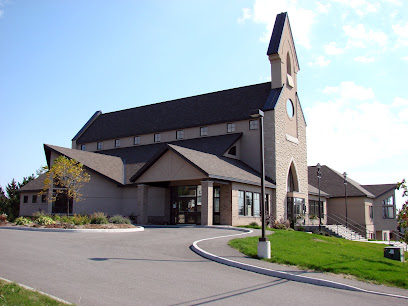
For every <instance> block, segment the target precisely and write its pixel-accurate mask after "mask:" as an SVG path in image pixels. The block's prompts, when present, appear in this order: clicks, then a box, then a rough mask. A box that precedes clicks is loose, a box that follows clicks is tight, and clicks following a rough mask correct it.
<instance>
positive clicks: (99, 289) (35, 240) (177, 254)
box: [0, 227, 408, 305]
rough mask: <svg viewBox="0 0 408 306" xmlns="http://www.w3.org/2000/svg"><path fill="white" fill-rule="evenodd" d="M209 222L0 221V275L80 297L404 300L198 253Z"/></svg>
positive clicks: (126, 300) (127, 301) (111, 301)
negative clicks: (31, 226)
mask: <svg viewBox="0 0 408 306" xmlns="http://www.w3.org/2000/svg"><path fill="white" fill-rule="evenodd" d="M230 234H232V231H231V230H224V229H211V228H194V227H186V228H147V229H146V230H145V231H144V232H137V233H61V232H30V231H18V230H6V229H0V277H4V278H6V279H9V280H12V281H16V282H18V283H22V284H24V285H27V286H30V287H33V288H36V289H38V290H40V291H43V292H46V293H49V294H51V295H54V296H57V297H59V298H62V299H64V300H67V301H69V302H72V303H76V304H77V305H200V304H209V303H211V304H222V305H261V304H262V305H272V304H278V303H279V304H282V305H299V304H314V305H327V304H337V305H356V304H359V305H385V304H386V305H403V304H408V302H407V300H401V299H396V298H392V297H382V296H375V295H371V294H366V293H358V292H350V291H343V290H337V289H332V288H325V287H317V286H314V285H309V284H303V283H297V282H291V281H287V280H281V279H278V278H273V277H269V276H265V275H259V274H256V273H252V272H248V271H243V270H240V269H236V268H232V267H228V266H225V265H221V264H218V263H214V262H211V261H208V260H206V259H203V258H202V257H200V256H198V255H197V254H195V253H194V252H192V251H191V250H190V249H189V246H190V245H191V244H192V242H193V241H195V240H198V239H202V238H207V237H213V236H222V235H230Z"/></svg>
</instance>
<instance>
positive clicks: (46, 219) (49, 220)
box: [34, 216, 55, 225]
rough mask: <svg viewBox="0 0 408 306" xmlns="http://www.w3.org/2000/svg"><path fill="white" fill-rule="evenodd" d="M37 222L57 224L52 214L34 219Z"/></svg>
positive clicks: (39, 223) (40, 223)
mask: <svg viewBox="0 0 408 306" xmlns="http://www.w3.org/2000/svg"><path fill="white" fill-rule="evenodd" d="M34 222H35V223H37V224H38V225H49V224H55V221H54V220H52V218H51V217H50V216H39V217H38V218H37V219H35V220H34Z"/></svg>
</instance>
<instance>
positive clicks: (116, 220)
mask: <svg viewBox="0 0 408 306" xmlns="http://www.w3.org/2000/svg"><path fill="white" fill-rule="evenodd" d="M109 222H110V223H115V224H132V222H130V220H129V218H126V217H122V216H121V215H115V216H113V217H110V218H109Z"/></svg>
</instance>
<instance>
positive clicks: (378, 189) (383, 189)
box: [361, 184, 397, 198]
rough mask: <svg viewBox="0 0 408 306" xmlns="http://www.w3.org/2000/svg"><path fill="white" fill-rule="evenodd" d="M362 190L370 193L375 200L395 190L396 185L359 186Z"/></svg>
mask: <svg viewBox="0 0 408 306" xmlns="http://www.w3.org/2000/svg"><path fill="white" fill-rule="evenodd" d="M361 186H362V187H363V188H364V189H366V190H368V191H369V192H371V193H372V194H373V195H374V196H375V197H376V198H378V197H379V196H381V195H383V194H384V193H387V192H389V191H391V190H395V189H397V184H378V185H361Z"/></svg>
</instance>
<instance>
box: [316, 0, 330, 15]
mask: <svg viewBox="0 0 408 306" xmlns="http://www.w3.org/2000/svg"><path fill="white" fill-rule="evenodd" d="M316 6H317V8H316V10H317V11H318V12H319V13H322V14H327V13H329V9H330V7H331V5H330V3H327V4H321V3H320V2H316Z"/></svg>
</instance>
